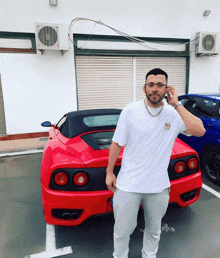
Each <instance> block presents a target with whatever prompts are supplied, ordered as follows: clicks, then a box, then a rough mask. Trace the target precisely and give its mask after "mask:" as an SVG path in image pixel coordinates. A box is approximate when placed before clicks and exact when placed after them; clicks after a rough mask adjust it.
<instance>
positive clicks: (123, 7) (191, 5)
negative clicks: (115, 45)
mask: <svg viewBox="0 0 220 258" xmlns="http://www.w3.org/2000/svg"><path fill="white" fill-rule="evenodd" d="M209 9H210V10H212V12H211V14H210V16H209V17H203V12H204V10H209ZM219 13H220V3H219V1H217V0H209V1H207V0H152V1H146V0H58V5H57V6H53V7H52V6H50V5H49V0H38V1H35V0H32V1H30V0H20V1H17V0H1V1H0V31H9V32H31V33H34V32H35V28H34V23H35V22H39V23H56V24H67V25H69V24H70V22H71V21H72V20H73V19H74V18H77V17H84V18H89V19H94V20H96V21H102V22H103V23H105V24H107V25H109V26H111V27H114V28H116V29H118V30H120V31H123V32H125V33H127V34H130V35H133V36H138V37H164V38H187V39H191V40H193V39H194V38H195V33H196V32H198V31H210V32H219V30H220V28H219V24H220V17H219ZM72 32H73V33H86V34H90V33H93V34H102V35H117V34H116V33H115V32H113V31H112V30H110V29H108V28H106V27H104V26H101V25H98V24H96V26H95V27H94V23H91V22H88V21H81V22H78V23H76V24H75V25H74V26H73V27H72ZM219 45H220V42H219ZM0 73H1V77H2V88H3V96H4V104H5V116H6V127H7V134H14V133H26V132H38V131H44V130H45V131H47V129H45V128H43V127H41V126H40V123H41V122H42V121H45V120H47V119H50V120H51V122H53V123H54V122H57V120H58V119H59V118H60V117H61V116H62V115H63V114H64V113H66V112H69V111H72V110H76V108H77V103H76V81H75V66H74V53H73V48H72V46H71V50H70V51H68V52H66V53H65V54H64V55H63V56H62V55H61V54H60V53H59V52H46V53H45V54H44V55H41V54H40V53H39V54H37V55H35V54H6V53H1V54H0ZM219 84H220V57H195V54H194V44H193V42H192V45H191V57H190V80H189V93H191V92H195V93H200V92H215V93H218V92H219ZM174 86H175V85H174ZM88 101H89V100H88Z"/></svg>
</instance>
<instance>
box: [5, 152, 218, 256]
mask: <svg viewBox="0 0 220 258" xmlns="http://www.w3.org/2000/svg"><path fill="white" fill-rule="evenodd" d="M41 158H42V154H41V153H39V154H32V155H23V156H15V157H5V158H0V191H1V193H0V205H1V206H0V207H1V209H0V257H1V258H24V257H30V258H37V257H39V258H43V257H44V258H51V257H63V258H70V257H74V258H87V257H89V258H103V257H112V252H113V240H112V233H113V225H114V219H113V215H112V214H109V215H106V216H102V217H96V218H92V219H90V220H88V221H86V222H85V223H83V224H82V225H80V226H77V227H59V226H51V225H47V224H46V223H45V221H44V218H43V210H42V205H41V195H40V194H41V193H40V174H39V172H40V164H41ZM204 184H205V185H207V186H208V187H210V188H211V189H213V190H214V192H213V193H214V194H213V193H211V192H210V191H207V190H206V189H204V188H203V190H202V192H201V196H200V199H199V200H198V201H197V202H196V203H194V204H193V205H191V206H188V207H186V208H177V207H173V206H170V207H169V209H168V211H167V213H166V215H165V217H164V218H163V226H162V235H161V242H160V247H159V252H158V258H171V257H172V258H189V257H192V258H211V257H212V258H217V257H219V248H220V199H219V197H220V195H219V192H220V187H218V186H215V185H213V184H212V183H211V182H209V181H207V179H206V178H204ZM208 190H209V188H208ZM215 194H216V195H215ZM143 229H144V220H143V213H142V211H140V213H139V217H138V226H137V228H136V230H135V232H134V234H133V235H132V237H131V242H130V254H129V258H140V257H141V255H140V254H141V248H142V237H143Z"/></svg>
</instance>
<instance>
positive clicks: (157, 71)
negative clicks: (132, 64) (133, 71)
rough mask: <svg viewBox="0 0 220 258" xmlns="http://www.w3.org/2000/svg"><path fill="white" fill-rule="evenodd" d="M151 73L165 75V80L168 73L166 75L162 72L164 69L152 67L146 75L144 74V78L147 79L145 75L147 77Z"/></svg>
mask: <svg viewBox="0 0 220 258" xmlns="http://www.w3.org/2000/svg"><path fill="white" fill-rule="evenodd" d="M151 74H153V75H158V74H162V75H165V77H166V82H167V81H168V75H167V73H166V72H164V71H163V70H162V69H160V68H154V69H152V70H150V71H149V72H148V73H147V75H146V80H147V77H148V76H149V75H151Z"/></svg>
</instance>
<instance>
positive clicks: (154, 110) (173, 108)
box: [106, 68, 205, 258]
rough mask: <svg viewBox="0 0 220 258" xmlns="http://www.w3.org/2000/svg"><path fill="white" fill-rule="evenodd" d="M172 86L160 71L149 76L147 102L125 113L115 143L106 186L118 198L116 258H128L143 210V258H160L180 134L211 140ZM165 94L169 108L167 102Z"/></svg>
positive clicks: (136, 105) (115, 211)
mask: <svg viewBox="0 0 220 258" xmlns="http://www.w3.org/2000/svg"><path fill="white" fill-rule="evenodd" d="M167 80H168V75H167V73H166V72H164V71H163V70H161V69H159V68H155V69H153V70H151V71H149V72H148V74H147V75H146V83H145V85H144V87H143V90H144V92H145V94H146V97H147V98H146V100H144V101H137V102H133V103H131V104H128V105H127V106H126V107H125V108H124V109H123V111H122V112H121V115H120V117H119V121H118V124H117V127H116V130H115V133H114V136H113V139H112V144H111V147H110V153H109V162H108V167H107V169H106V185H107V187H108V189H109V190H111V191H112V192H114V198H113V208H114V217H115V226H114V253H113V256H114V258H127V257H128V252H129V247H128V246H129V240H130V235H131V234H132V233H133V231H134V229H135V227H136V225H137V215H138V210H139V207H140V204H142V205H143V209H144V217H145V230H144V238H143V249H142V258H155V257H156V253H157V250H158V244H159V240H160V233H161V220H162V218H163V216H164V215H165V213H166V210H167V207H168V202H169V187H170V181H169V177H168V172H167V168H168V164H169V160H170V155H171V151H172V147H173V144H174V141H175V139H176V137H177V136H178V134H179V133H185V134H189V135H194V136H197V137H200V136H203V135H204V134H205V129H204V126H203V123H202V121H201V120H200V119H199V118H197V117H195V116H194V115H192V114H191V113H190V112H188V111H187V110H186V109H185V108H184V107H183V106H182V105H181V102H178V97H177V94H176V91H175V89H174V88H173V87H172V86H167ZM165 94H167V99H168V103H169V105H168V104H167V103H166V101H165V100H163V98H164V96H165ZM168 125H169V126H168ZM168 127H169V128H168ZM122 146H125V149H124V154H123V159H122V165H121V169H120V171H119V174H118V177H117V182H116V177H115V175H114V174H113V169H114V165H115V162H116V160H117V158H118V155H119V153H120V151H121V147H122Z"/></svg>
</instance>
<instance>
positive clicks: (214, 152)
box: [178, 94, 220, 185]
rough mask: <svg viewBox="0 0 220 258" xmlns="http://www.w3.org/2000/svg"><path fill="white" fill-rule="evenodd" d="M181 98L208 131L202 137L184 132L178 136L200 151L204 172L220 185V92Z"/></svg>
mask: <svg viewBox="0 0 220 258" xmlns="http://www.w3.org/2000/svg"><path fill="white" fill-rule="evenodd" d="M179 100H180V101H181V102H182V104H183V106H184V107H185V108H186V109H187V110H188V111H190V112H191V113H192V114H193V115H195V116H197V117H199V118H200V119H201V120H202V121H203V124H204V126H205V129H206V133H205V135H204V136H202V137H195V136H185V135H183V134H179V136H178V137H179V138H180V139H181V140H182V141H184V142H185V143H187V144H188V145H189V146H191V147H192V148H193V149H195V150H196V151H197V152H198V154H199V156H200V162H201V170H202V172H203V173H205V174H206V176H207V177H208V178H209V179H210V181H212V182H213V183H215V184H218V185H220V94H219V95H218V94H215V95H212V94H210V95H208V94H207V95H200V94H187V95H182V96H179Z"/></svg>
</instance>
